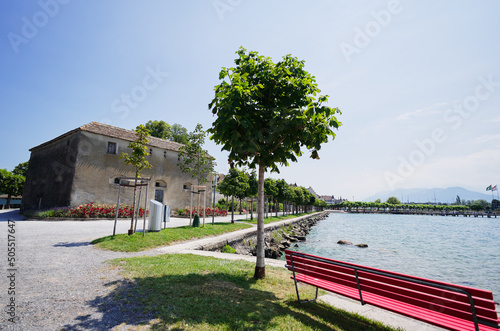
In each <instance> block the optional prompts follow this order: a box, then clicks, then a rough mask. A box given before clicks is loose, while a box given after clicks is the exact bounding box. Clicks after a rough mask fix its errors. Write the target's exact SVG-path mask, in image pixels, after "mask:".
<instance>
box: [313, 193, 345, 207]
mask: <svg viewBox="0 0 500 331" xmlns="http://www.w3.org/2000/svg"><path fill="white" fill-rule="evenodd" d="M319 198H320V199H321V200H323V201H325V202H326V203H327V204H329V205H335V204H338V203H342V202H343V201H346V200H347V199H342V197H340V198H339V199H335V196H333V195H320V196H319Z"/></svg>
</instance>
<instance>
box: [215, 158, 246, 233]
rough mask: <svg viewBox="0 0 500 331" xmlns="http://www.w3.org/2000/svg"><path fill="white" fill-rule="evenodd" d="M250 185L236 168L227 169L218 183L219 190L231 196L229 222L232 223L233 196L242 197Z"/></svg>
mask: <svg viewBox="0 0 500 331" xmlns="http://www.w3.org/2000/svg"><path fill="white" fill-rule="evenodd" d="M249 189H250V185H249V183H248V177H247V176H246V174H245V173H244V172H243V171H241V170H238V169H236V168H232V169H229V173H228V174H227V176H226V177H224V179H223V180H222V181H221V182H220V183H219V192H220V193H222V194H224V195H227V196H231V198H232V199H231V223H234V197H237V198H239V199H243V198H245V197H246V193H247V192H248V191H249Z"/></svg>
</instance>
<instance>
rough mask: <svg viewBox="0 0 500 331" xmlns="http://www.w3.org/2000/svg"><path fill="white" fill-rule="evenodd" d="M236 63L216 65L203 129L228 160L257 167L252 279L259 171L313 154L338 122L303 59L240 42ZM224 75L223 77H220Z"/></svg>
mask: <svg viewBox="0 0 500 331" xmlns="http://www.w3.org/2000/svg"><path fill="white" fill-rule="evenodd" d="M237 54H238V58H237V59H236V60H235V61H234V63H235V64H236V67H234V68H230V69H228V68H222V70H221V71H220V73H219V79H220V80H222V82H221V83H220V84H219V85H217V86H216V87H215V97H214V99H213V100H212V102H211V103H210V104H209V106H208V107H209V109H211V110H212V113H213V114H214V115H217V119H216V120H215V121H214V122H213V124H212V127H211V128H210V129H209V132H210V133H211V134H212V136H211V139H213V140H214V141H215V142H216V143H218V144H222V145H223V147H222V149H223V150H226V151H228V152H229V160H230V161H231V162H234V163H236V164H239V165H241V166H245V165H247V166H249V167H250V168H256V167H258V168H259V172H258V176H259V177H258V178H259V189H258V201H257V205H258V221H257V261H256V265H255V273H254V278H256V279H261V278H264V277H265V255H264V245H265V243H264V174H265V171H266V170H267V169H270V170H271V171H275V172H279V169H278V165H279V164H281V165H284V166H287V165H288V162H289V161H290V160H291V161H294V162H295V161H297V157H299V156H301V155H302V151H301V149H302V148H303V147H306V148H307V149H309V150H311V151H312V152H311V157H312V158H314V159H318V158H319V156H318V150H320V148H321V144H323V143H326V142H327V141H328V138H329V137H332V138H334V137H335V133H334V132H333V130H332V129H333V128H338V127H339V126H340V122H338V121H337V118H336V117H335V114H336V113H340V112H339V110H338V109H336V108H330V107H328V106H325V105H324V103H326V102H327V101H328V96H322V95H318V93H319V92H320V89H319V88H318V86H317V84H316V81H315V78H314V77H313V76H312V75H310V74H309V73H308V72H307V71H305V70H304V61H299V60H298V59H297V58H295V57H292V56H291V55H286V56H284V57H283V60H282V61H280V62H278V63H274V62H273V61H272V60H271V59H270V58H266V57H264V56H260V55H258V53H257V52H248V53H247V51H246V50H245V49H244V48H243V47H241V48H240V49H239V50H238V51H237ZM226 79H227V80H226Z"/></svg>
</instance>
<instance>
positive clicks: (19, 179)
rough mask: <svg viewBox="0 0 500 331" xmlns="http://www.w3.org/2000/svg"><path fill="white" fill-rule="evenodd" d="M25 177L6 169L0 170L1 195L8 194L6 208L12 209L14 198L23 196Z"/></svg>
mask: <svg viewBox="0 0 500 331" xmlns="http://www.w3.org/2000/svg"><path fill="white" fill-rule="evenodd" d="M24 181H25V177H24V176H21V175H15V174H13V173H12V172H10V171H7V170H6V169H0V193H4V194H7V202H6V203H5V208H6V209H9V208H10V201H11V199H12V197H13V196H16V195H22V194H23V188H24Z"/></svg>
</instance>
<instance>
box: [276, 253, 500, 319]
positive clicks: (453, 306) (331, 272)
mask: <svg viewBox="0 0 500 331" xmlns="http://www.w3.org/2000/svg"><path fill="white" fill-rule="evenodd" d="M285 256H286V261H287V268H288V269H290V270H292V271H294V272H295V273H298V274H299V275H306V276H310V277H313V278H317V279H321V280H324V281H327V282H332V283H336V284H340V285H342V286H346V287H350V288H353V289H358V281H359V286H360V288H361V292H362V293H371V294H375V295H379V296H382V297H386V298H390V299H393V300H397V301H400V302H404V303H407V304H411V305H414V306H417V307H421V308H425V309H430V310H434V311H437V312H440V313H444V314H446V315H450V316H454V317H457V318H460V319H464V320H467V321H473V314H472V312H471V298H472V300H473V306H474V309H475V312H476V315H477V318H478V320H479V323H484V324H489V325H498V322H499V320H498V317H497V312H496V308H495V303H494V301H493V293H492V292H491V291H486V290H481V289H476V288H471V287H466V286H461V285H455V284H450V283H445V282H439V281H435V280H430V279H425V278H421V277H415V276H410V275H405V274H401V273H396V272H391V271H386V270H381V269H376V268H371V267H365V266H361V265H357V264H353V263H348V262H343V261H338V260H333V259H327V258H322V257H318V256H314V255H310V254H304V253H299V252H295V251H291V250H285ZM292 261H293V264H292ZM356 273H357V275H358V277H356ZM353 293H354V292H353ZM467 293H469V294H470V296H468V295H467ZM356 299H358V300H361V299H362V298H360V297H359V295H357V298H356Z"/></svg>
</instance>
